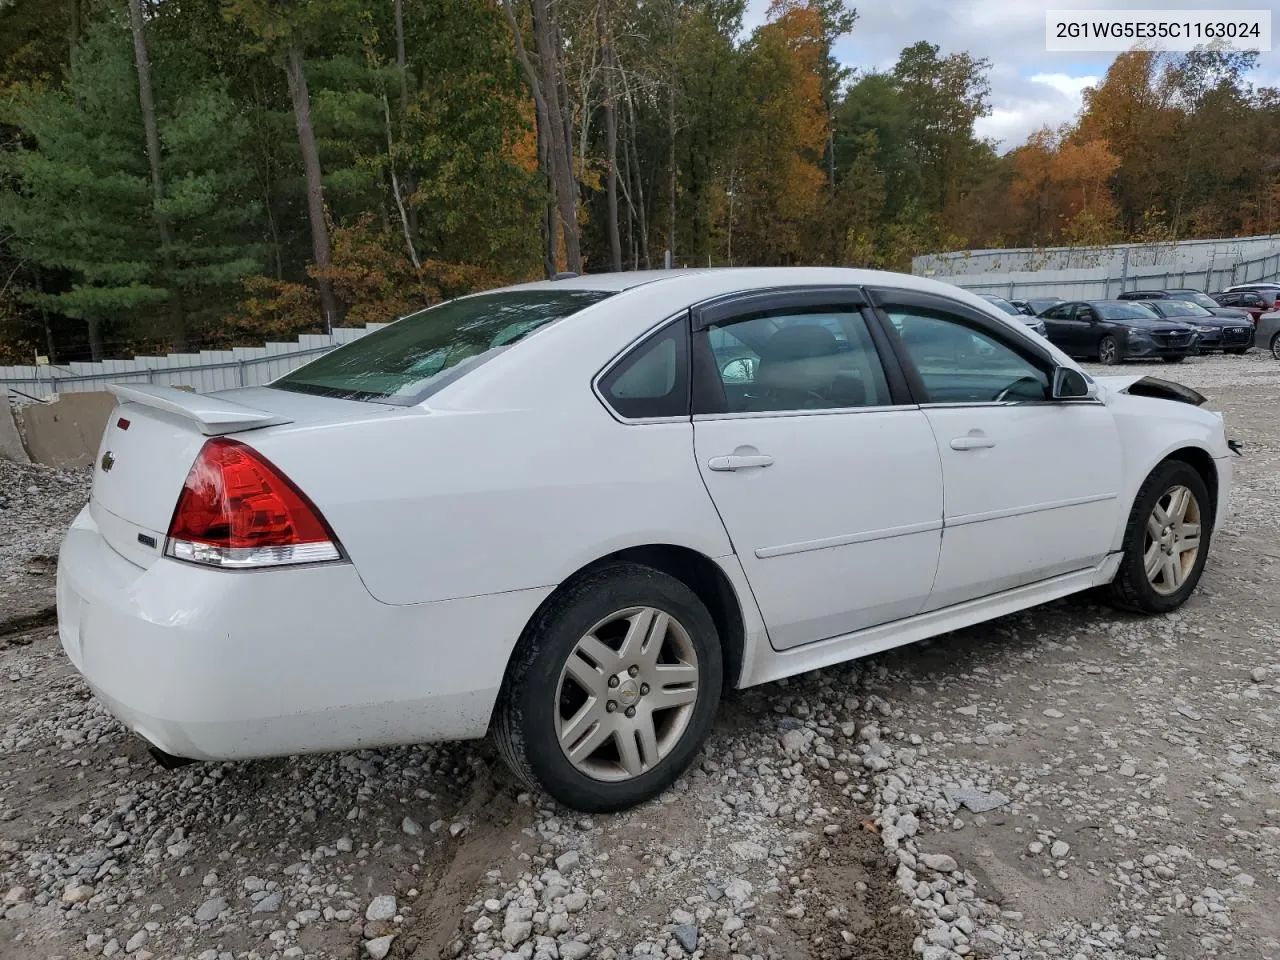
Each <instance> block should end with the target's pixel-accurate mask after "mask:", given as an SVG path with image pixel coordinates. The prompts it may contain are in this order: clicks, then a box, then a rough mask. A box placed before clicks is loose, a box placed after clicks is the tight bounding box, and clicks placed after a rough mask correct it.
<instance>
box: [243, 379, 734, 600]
mask: <svg viewBox="0 0 1280 960" xmlns="http://www.w3.org/2000/svg"><path fill="white" fill-rule="evenodd" d="M245 439H246V440H248V441H249V442H253V443H254V445H255V446H258V447H259V448H260V449H261V450H262V451H263V452H264V453H265V454H266V455H267V456H268V457H270V458H271V459H272V461H273V462H275V463H276V464H277V465H279V466H280V467H281V469H283V470H284V471H285V472H286V473H287V474H288V475H289V476H290V477H291V478H293V479H294V481H295V482H297V483H298V485H299V486H300V487H301V488H302V489H303V490H305V491H306V492H307V494H308V496H310V497H311V498H312V499H313V500H314V501H315V502H316V504H317V505H318V506H319V507H320V509H321V511H322V512H323V513H324V515H325V517H326V519H328V521H329V523H330V524H331V525H332V527H333V529H334V532H335V533H336V534H337V536H338V539H339V540H340V541H341V542H342V545H343V547H344V548H345V549H346V551H347V553H348V554H349V556H350V558H351V560H352V562H353V563H354V564H355V567H356V569H357V571H358V572H359V574H360V576H361V578H362V579H363V580H364V582H365V585H366V586H367V587H368V589H369V592H370V593H372V594H373V595H374V596H375V597H377V598H378V599H379V600H381V601H383V602H384V603H393V604H405V603H423V602H427V601H434V600H447V599H455V598H460V597H470V596H477V595H482V594H493V593H503V592H506V591H510V590H520V589H525V588H529V587H542V586H552V585H555V584H558V583H560V582H561V581H563V580H564V579H566V578H567V577H568V576H569V575H570V574H572V573H573V572H574V571H576V570H578V569H579V568H581V567H582V566H585V565H586V564H588V563H590V562H592V561H593V560H596V559H598V558H599V557H601V556H603V555H606V554H608V553H611V552H613V551H615V550H619V549H623V548H626V547H631V546H639V545H642V544H648V543H671V544H676V545H680V546H686V547H689V548H690V549H694V550H698V551H699V552H701V553H703V554H705V555H707V556H709V557H719V556H723V555H725V554H727V553H730V552H731V548H730V545H729V541H728V538H727V536H726V535H725V532H724V528H723V526H722V525H721V523H720V520H719V517H718V515H717V514H716V512H715V509H714V507H713V506H712V504H711V502H710V499H709V497H708V496H707V494H706V491H705V489H704V488H703V487H702V485H701V482H700V480H699V478H698V474H697V470H696V467H695V464H694V461H693V441H692V427H691V426H690V424H689V423H688V422H687V421H685V422H670V423H655V424H644V425H624V424H621V423H618V422H617V421H615V420H614V419H613V418H612V417H610V416H609V415H608V414H607V413H606V412H605V411H604V409H603V407H601V406H600V405H599V403H598V402H597V401H596V400H595V398H594V396H593V395H591V394H590V392H589V389H588V393H587V396H586V397H585V398H584V402H583V403H582V404H580V405H578V406H577V408H576V410H574V411H569V410H561V411H558V412H556V413H555V414H554V415H552V414H549V413H548V412H546V411H536V410H502V411H486V412H459V411H438V410H435V411H430V412H427V411H423V412H421V413H420V414H419V415H416V416H404V417H397V418H394V419H392V420H388V421H385V422H375V423H370V422H366V423H363V424H351V425H348V424H338V425H335V426H331V427H328V428H326V429H325V430H324V431H323V435H321V434H319V433H316V434H314V435H313V434H312V431H307V430H298V431H285V432H279V433H276V434H273V435H271V436H265V435H264V436H261V437H257V438H255V437H252V436H246V437H245Z"/></svg>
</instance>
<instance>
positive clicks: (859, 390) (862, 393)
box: [703, 308, 891, 413]
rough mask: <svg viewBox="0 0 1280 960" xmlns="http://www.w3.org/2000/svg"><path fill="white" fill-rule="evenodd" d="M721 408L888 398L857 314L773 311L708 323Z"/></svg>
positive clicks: (830, 406) (822, 406)
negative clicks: (721, 394)
mask: <svg viewBox="0 0 1280 960" xmlns="http://www.w3.org/2000/svg"><path fill="white" fill-rule="evenodd" d="M704 338H705V339H704V340H703V344H704V345H705V348H706V349H707V350H708V351H709V352H710V354H711V356H712V358H713V360H714V370H715V373H714V375H715V376H716V377H717V378H718V380H719V382H718V384H715V387H717V388H718V389H713V390H711V391H708V392H709V393H711V394H717V393H723V396H724V410H725V411H726V412H729V413H751V412H766V411H788V410H834V409H842V408H847V407H868V406H878V405H882V404H887V403H890V402H891V401H890V397H889V385H888V382H887V381H886V380H885V375H884V369H883V367H882V366H881V365H880V356H879V354H878V353H877V352H876V349H875V345H874V344H873V343H872V341H871V335H870V333H869V332H868V330H867V326H866V321H865V320H864V319H863V317H862V314H861V313H859V312H857V311H850V310H848V309H847V308H845V309H842V310H841V309H836V310H830V311H826V310H822V309H815V310H807V309H806V310H804V311H798V310H795V309H779V310H773V311H766V312H761V313H755V314H752V315H751V316H749V317H740V318H736V319H731V320H726V321H725V322H723V323H719V324H716V325H714V326H712V327H710V328H709V329H708V330H707V331H706V333H705V334H704Z"/></svg>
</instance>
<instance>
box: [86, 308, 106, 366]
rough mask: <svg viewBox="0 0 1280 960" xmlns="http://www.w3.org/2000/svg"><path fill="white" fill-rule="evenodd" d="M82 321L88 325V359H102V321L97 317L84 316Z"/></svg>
mask: <svg viewBox="0 0 1280 960" xmlns="http://www.w3.org/2000/svg"><path fill="white" fill-rule="evenodd" d="M84 322H85V324H86V325H87V326H88V327H89V359H91V360H93V361H94V362H97V361H100V360H102V359H103V352H102V321H101V320H99V319H98V318H97V317H85V318H84Z"/></svg>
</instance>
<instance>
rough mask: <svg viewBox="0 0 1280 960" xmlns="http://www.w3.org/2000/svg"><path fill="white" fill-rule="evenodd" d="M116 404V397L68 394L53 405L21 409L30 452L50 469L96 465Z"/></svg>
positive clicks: (103, 392)
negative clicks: (94, 461)
mask: <svg viewBox="0 0 1280 960" xmlns="http://www.w3.org/2000/svg"><path fill="white" fill-rule="evenodd" d="M115 405H116V397H115V394H112V393H107V392H106V391H105V390H104V391H96V392H93V393H64V394H60V395H59V396H58V399H57V400H55V401H54V402H53V403H29V404H27V405H25V406H23V407H20V408H19V409H18V417H19V419H20V420H21V426H22V432H23V434H24V435H25V436H26V441H27V453H28V454H29V455H30V456H31V459H32V460H34V461H35V462H36V463H43V464H45V465H46V466H50V467H87V466H88V465H89V464H91V463H93V459H94V457H95V456H96V455H97V452H98V445H99V443H101V441H102V434H103V432H104V431H105V430H106V428H107V418H108V417H110V416H111V411H112V409H113V408H114V407H115Z"/></svg>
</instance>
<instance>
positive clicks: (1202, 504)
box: [1111, 460, 1214, 613]
mask: <svg viewBox="0 0 1280 960" xmlns="http://www.w3.org/2000/svg"><path fill="white" fill-rule="evenodd" d="M1183 496H1186V497H1188V498H1189V499H1187V500H1185V501H1184V500H1182V497H1183ZM1213 511H1214V507H1213V503H1212V501H1211V500H1210V498H1209V489H1208V487H1207V486H1206V485H1205V482H1204V478H1203V477H1201V476H1200V474H1199V473H1197V472H1196V470H1195V468H1194V467H1192V466H1191V465H1190V464H1187V463H1183V462H1182V461H1181V460H1166V461H1164V462H1163V463H1161V464H1160V465H1159V466H1157V467H1156V468H1155V469H1154V470H1152V471H1151V474H1150V475H1149V476H1148V477H1147V479H1146V480H1144V481H1143V483H1142V486H1141V487H1140V488H1139V489H1138V495H1137V497H1136V498H1134V502H1133V508H1132V509H1131V510H1130V511H1129V521H1128V523H1127V524H1126V525H1125V531H1124V547H1123V550H1124V557H1123V559H1122V560H1121V561H1120V569H1119V570H1118V571H1117V572H1116V577H1115V579H1114V580H1113V581H1112V582H1111V602H1112V603H1113V604H1114V605H1115V606H1117V607H1119V608H1121V609H1123V610H1133V611H1136V612H1139V613H1168V612H1169V611H1171V610H1176V609H1177V608H1178V607H1180V606H1182V605H1183V604H1184V603H1185V602H1186V600H1187V598H1188V597H1189V596H1191V594H1192V592H1193V591H1194V590H1195V588H1196V585H1197V584H1198V583H1199V582H1200V575H1201V574H1202V573H1203V572H1204V564H1205V560H1206V558H1207V557H1208V555H1209V542H1210V539H1211V537H1212V534H1213ZM1190 528H1194V532H1193V531H1192V530H1191V529H1190ZM1193 541H1194V546H1192V545H1191V544H1192V542H1193ZM1193 549H1194V553H1192V555H1191V556H1190V557H1188V556H1187V554H1188V553H1191V551H1192V550H1193Z"/></svg>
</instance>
